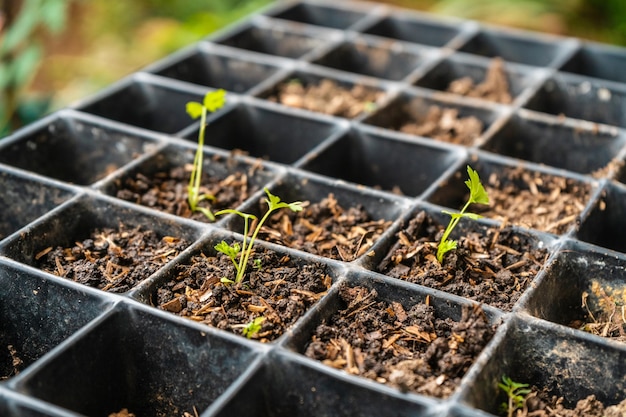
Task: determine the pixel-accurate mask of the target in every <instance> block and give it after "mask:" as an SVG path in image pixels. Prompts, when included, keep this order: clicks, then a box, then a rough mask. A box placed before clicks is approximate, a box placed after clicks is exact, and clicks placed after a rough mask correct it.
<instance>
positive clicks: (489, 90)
mask: <svg viewBox="0 0 626 417" xmlns="http://www.w3.org/2000/svg"><path fill="white" fill-rule="evenodd" d="M446 91H448V92H450V93H454V94H459V95H462V96H467V97H474V98H481V99H484V100H489V101H494V102H496V103H502V104H510V103H511V102H512V101H513V98H512V97H511V93H509V81H508V80H507V78H506V73H505V72H504V61H503V60H502V59H501V58H494V59H493V60H492V61H491V64H490V65H489V69H488V70H487V74H486V75H485V80H484V81H483V82H482V83H479V84H474V81H473V80H472V78H471V77H462V78H459V79H458V80H454V81H452V82H451V83H450V85H449V86H448V89H447V90H446Z"/></svg>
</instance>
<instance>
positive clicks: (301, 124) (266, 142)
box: [187, 104, 338, 164]
mask: <svg viewBox="0 0 626 417" xmlns="http://www.w3.org/2000/svg"><path fill="white" fill-rule="evenodd" d="M337 129H338V127H337V126H336V125H334V124H332V123H329V122H327V121H321V120H316V119H311V118H308V117H305V116H302V115H300V116H294V115H293V114H289V113H284V112H282V111H276V110H272V109H268V108H265V107H260V106H251V105H245V104H241V105H239V106H238V107H237V108H235V109H234V110H233V111H231V112H229V113H227V114H225V115H224V116H223V117H219V118H217V119H213V121H212V122H210V123H209V124H208V126H207V128H206V138H205V144H207V145H212V146H216V147H218V148H223V149H227V150H234V149H238V150H241V151H244V153H246V154H249V155H250V156H254V157H258V158H264V159H269V160H271V161H275V162H281V163H284V164H292V163H294V162H296V161H297V160H298V159H300V158H302V157H303V156H304V155H305V154H306V153H307V152H309V151H310V150H312V149H313V148H314V147H316V146H317V145H319V144H320V143H322V142H323V141H324V139H326V138H328V137H329V136H330V135H332V134H333V133H334V132H335V131H336V130H337ZM197 136H198V135H197V132H193V133H191V134H189V135H188V136H187V139H190V140H193V141H195V140H196V138H197Z"/></svg>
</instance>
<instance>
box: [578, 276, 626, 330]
mask: <svg viewBox="0 0 626 417" xmlns="http://www.w3.org/2000/svg"><path fill="white" fill-rule="evenodd" d="M589 291H590V292H587V291H584V292H583V293H582V296H581V308H582V309H583V310H584V311H583V320H575V321H573V322H572V323H570V327H574V328H577V329H580V330H583V331H586V332H588V333H591V334H595V335H597V336H602V337H606V338H609V339H612V340H615V341H618V342H626V290H625V289H624V288H623V287H622V288H612V287H610V286H607V285H605V286H602V285H601V284H600V283H599V282H597V281H592V283H591V287H590V288H589Z"/></svg>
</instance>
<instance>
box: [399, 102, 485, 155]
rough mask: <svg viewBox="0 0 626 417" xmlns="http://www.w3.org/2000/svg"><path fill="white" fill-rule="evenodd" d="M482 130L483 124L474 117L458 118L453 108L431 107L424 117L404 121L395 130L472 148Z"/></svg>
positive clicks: (457, 112)
mask: <svg viewBox="0 0 626 417" xmlns="http://www.w3.org/2000/svg"><path fill="white" fill-rule="evenodd" d="M409 114H410V113H409ZM483 128H484V126H483V122H482V121H481V120H480V119H478V118H477V117H475V116H468V117H459V111H458V110H457V109H455V108H448V107H445V108H444V107H439V106H434V105H433V106H430V107H429V108H428V112H427V113H426V115H423V116H421V117H419V118H417V119H416V120H409V121H406V122H405V123H403V124H401V125H400V126H399V127H398V128H397V130H399V131H401V132H404V133H408V134H411V135H417V136H424V137H428V138H433V139H436V140H440V141H443V142H449V143H454V144H457V145H464V146H472V145H473V144H474V141H475V140H476V139H477V138H478V137H479V136H480V135H481V133H482V131H483Z"/></svg>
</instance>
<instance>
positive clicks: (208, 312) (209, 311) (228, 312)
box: [156, 251, 332, 342]
mask: <svg viewBox="0 0 626 417" xmlns="http://www.w3.org/2000/svg"><path fill="white" fill-rule="evenodd" d="M250 258H251V259H250V265H249V267H248V270H247V271H248V272H247V273H246V277H245V278H244V281H242V282H241V284H240V285H236V284H235V285H230V284H224V283H222V282H220V280H221V278H223V277H227V278H232V277H234V276H235V270H234V267H233V263H232V261H231V260H230V259H229V258H228V257H226V256H224V255H222V254H221V253H220V254H218V256H206V255H204V254H200V255H196V256H194V257H192V259H191V262H190V263H189V264H186V265H178V266H176V271H177V274H176V276H175V278H174V279H173V280H171V281H169V282H167V283H166V284H165V285H164V286H163V287H162V288H160V289H159V290H158V292H157V300H156V303H157V305H158V307H159V308H161V309H163V310H166V311H169V312H172V313H175V314H178V315H180V316H182V317H186V318H189V319H191V320H194V321H197V322H200V323H205V324H208V325H210V326H213V327H217V328H219V329H223V330H228V331H230V332H233V333H236V334H240V335H241V334H243V329H244V327H245V326H246V325H247V324H248V323H250V322H252V321H253V320H254V319H255V318H257V317H264V321H263V323H262V327H261V330H260V331H259V332H258V333H256V334H255V335H254V338H255V339H257V340H259V341H261V342H270V341H272V340H274V339H277V338H278V337H280V336H281V335H282V334H283V333H284V332H285V331H286V330H287V329H288V328H289V327H290V326H291V325H293V324H294V323H295V322H296V320H297V319H298V318H300V317H301V316H302V315H303V314H304V313H305V312H306V311H307V309H308V308H310V307H311V306H312V305H313V304H314V303H316V302H317V301H318V300H319V299H320V298H322V297H323V296H324V295H325V294H326V291H328V289H329V288H330V285H331V283H332V280H331V278H330V276H329V275H328V274H327V272H326V270H327V268H326V267H325V266H324V265H322V264H319V263H315V262H307V263H304V264H302V265H299V264H296V263H295V262H294V261H292V260H291V259H290V258H289V256H287V255H280V254H277V253H275V252H271V251H261V252H256V251H255V252H254V253H253V254H252V256H251V257H250ZM257 259H258V261H256V260H257ZM255 263H256V267H255V266H254V265H255Z"/></svg>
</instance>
